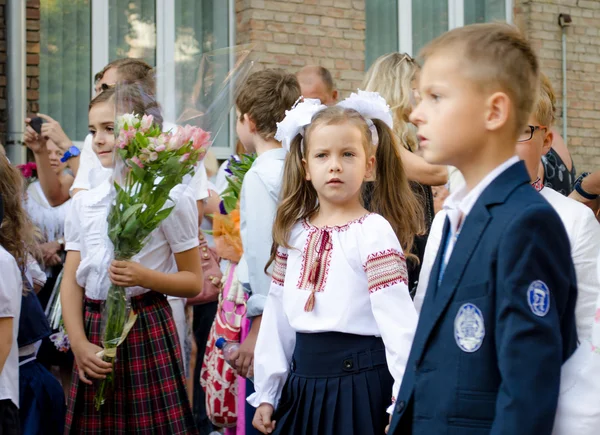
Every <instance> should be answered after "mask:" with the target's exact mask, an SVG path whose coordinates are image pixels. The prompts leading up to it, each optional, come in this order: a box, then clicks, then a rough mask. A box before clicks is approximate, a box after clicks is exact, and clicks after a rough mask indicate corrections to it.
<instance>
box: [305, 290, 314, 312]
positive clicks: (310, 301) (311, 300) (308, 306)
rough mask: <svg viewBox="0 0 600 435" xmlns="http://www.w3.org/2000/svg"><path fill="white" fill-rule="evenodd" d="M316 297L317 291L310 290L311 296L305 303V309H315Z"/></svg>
mask: <svg viewBox="0 0 600 435" xmlns="http://www.w3.org/2000/svg"><path fill="white" fill-rule="evenodd" d="M315 299H316V298H315V291H314V290H313V291H311V292H310V296H309V297H308V300H307V301H306V304H304V311H306V312H307V313H310V312H311V311H312V310H314V309H315Z"/></svg>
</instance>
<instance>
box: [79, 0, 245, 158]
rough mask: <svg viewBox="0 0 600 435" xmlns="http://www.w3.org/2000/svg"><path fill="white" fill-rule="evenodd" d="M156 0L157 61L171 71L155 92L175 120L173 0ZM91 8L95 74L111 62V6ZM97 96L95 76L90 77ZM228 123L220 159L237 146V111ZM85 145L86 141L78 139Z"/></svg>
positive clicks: (99, 1)
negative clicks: (109, 49)
mask: <svg viewBox="0 0 600 435" xmlns="http://www.w3.org/2000/svg"><path fill="white" fill-rule="evenodd" d="M155 1H156V64H157V65H169V66H170V67H171V68H172V71H162V72H161V74H160V75H159V76H158V77H157V81H156V94H157V97H158V101H159V102H160V104H161V106H162V107H163V110H164V114H165V119H174V113H175V82H174V80H172V79H170V78H172V77H175V70H174V68H175V62H174V60H175V59H174V55H175V14H174V8H173V3H172V1H171V0H155ZM225 1H227V6H228V13H229V15H228V26H229V35H228V45H229V46H233V45H235V39H236V31H235V28H236V16H235V0H225ZM91 11H92V44H91V47H92V73H93V74H96V73H97V72H98V71H101V70H102V68H104V66H105V65H106V64H107V63H108V59H109V52H108V48H109V24H110V23H109V13H108V12H109V7H108V2H107V1H106V0H91ZM90 80H91V81H92V92H91V96H90V97H93V96H94V83H93V81H94V78H93V77H91V78H90ZM232 115H233V116H230V117H229V122H228V124H227V125H226V126H224V127H223V128H229V132H230V134H229V146H228V147H214V148H212V151H213V152H214V153H215V156H216V157H217V158H218V159H224V158H229V156H230V155H231V154H232V151H233V149H234V145H235V110H232ZM76 144H77V145H78V146H82V145H83V142H77V143H76Z"/></svg>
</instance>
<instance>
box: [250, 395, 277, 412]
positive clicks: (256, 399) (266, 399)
mask: <svg viewBox="0 0 600 435" xmlns="http://www.w3.org/2000/svg"><path fill="white" fill-rule="evenodd" d="M246 401H247V402H248V403H249V404H250V405H251V406H253V407H255V408H258V407H259V406H260V405H262V404H263V403H268V404H269V405H272V406H273V407H275V397H274V396H273V394H267V393H261V394H259V393H254V394H251V395H250V396H249V397H248V398H247V399H246Z"/></svg>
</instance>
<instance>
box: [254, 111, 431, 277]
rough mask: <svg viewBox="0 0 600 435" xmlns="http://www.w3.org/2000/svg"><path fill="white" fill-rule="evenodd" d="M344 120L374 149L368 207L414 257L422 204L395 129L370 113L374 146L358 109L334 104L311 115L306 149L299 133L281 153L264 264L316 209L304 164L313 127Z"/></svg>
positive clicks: (369, 150) (369, 149) (367, 147)
mask: <svg viewBox="0 0 600 435" xmlns="http://www.w3.org/2000/svg"><path fill="white" fill-rule="evenodd" d="M344 123H348V124H352V125H354V126H356V127H358V128H359V129H360V131H361V133H362V136H363V144H364V146H365V150H366V151H367V153H366V155H367V158H368V157H370V156H372V155H373V154H375V166H376V171H375V172H376V180H375V183H374V190H373V196H372V199H371V207H370V208H371V210H370V211H372V212H375V213H378V214H380V215H381V216H383V217H384V218H385V219H386V220H387V221H388V222H389V223H390V224H391V226H392V228H393V229H394V232H395V233H396V236H397V237H398V240H399V241H400V245H401V246H402V249H403V251H404V253H405V255H406V256H407V258H408V257H410V258H412V257H414V256H413V255H412V254H410V252H411V250H412V245H413V240H414V237H415V235H417V234H423V233H424V231H425V228H424V225H423V222H424V219H423V209H422V207H421V204H420V203H419V201H418V200H417V198H416V197H415V195H414V193H413V192H412V190H411V188H410V186H409V184H408V178H407V177H406V173H405V172H404V168H403V166H402V160H401V159H400V150H399V148H398V144H397V142H396V139H395V136H394V134H393V133H392V131H391V130H390V129H389V127H388V126H387V125H386V124H385V123H384V122H383V121H380V120H378V119H373V124H375V127H376V129H377V135H378V136H379V142H378V144H377V147H376V148H375V147H374V146H373V145H372V139H371V131H370V130H369V126H368V125H367V122H366V120H365V119H364V118H363V117H362V115H361V114H360V113H358V112H357V111H355V110H352V109H344V108H342V107H339V106H333V107H329V108H327V109H324V110H322V111H321V112H319V113H317V114H316V115H315V116H314V117H313V119H312V123H311V124H310V125H309V126H308V127H307V128H306V133H305V135H304V149H303V147H302V136H301V135H297V136H296V137H295V138H294V140H293V141H292V143H291V148H290V152H289V153H288V155H287V157H286V159H285V168H284V174H283V186H282V191H281V198H282V200H281V203H280V204H279V207H278V208H277V214H276V216H275V222H274V224H273V247H272V250H271V258H270V259H269V263H268V264H267V266H266V268H265V270H267V269H268V267H269V266H270V265H271V263H272V262H273V261H274V259H275V256H276V254H277V248H278V247H279V246H283V247H286V248H290V246H289V243H288V240H289V237H290V233H291V230H292V227H293V226H294V225H295V224H296V222H298V221H299V220H302V219H309V218H310V217H311V216H313V215H314V214H315V213H316V212H317V211H318V210H319V204H318V200H317V199H318V198H317V192H316V190H315V188H314V187H313V185H312V183H311V182H310V181H307V180H306V171H305V169H304V165H303V164H302V159H303V158H305V157H306V155H307V150H308V148H309V147H310V135H311V132H312V131H313V130H314V129H315V128H316V127H317V126H319V125H339V124H344ZM374 148H375V149H374ZM365 164H366V162H365Z"/></svg>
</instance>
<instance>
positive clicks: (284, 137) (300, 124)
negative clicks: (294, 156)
mask: <svg viewBox="0 0 600 435" xmlns="http://www.w3.org/2000/svg"><path fill="white" fill-rule="evenodd" d="M300 98H302V97H300ZM326 108H327V106H326V105H324V104H321V100H318V99H312V98H305V99H304V100H302V101H300V102H296V104H294V106H293V107H292V108H291V109H290V110H286V111H285V118H283V121H281V122H278V123H277V133H275V139H276V140H278V141H280V142H281V144H282V145H283V147H284V148H285V149H286V150H287V151H288V152H289V151H290V147H291V145H292V140H294V138H295V137H296V136H297V135H298V134H302V135H303V136H304V127H306V126H307V125H308V124H310V122H311V121H312V118H313V116H314V115H315V113H317V112H320V111H321V110H323V109H326Z"/></svg>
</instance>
